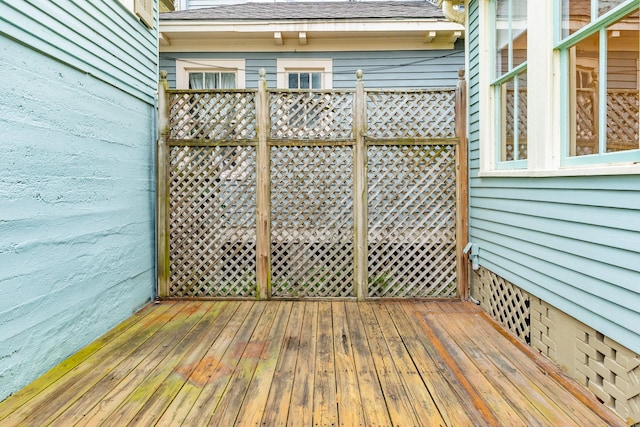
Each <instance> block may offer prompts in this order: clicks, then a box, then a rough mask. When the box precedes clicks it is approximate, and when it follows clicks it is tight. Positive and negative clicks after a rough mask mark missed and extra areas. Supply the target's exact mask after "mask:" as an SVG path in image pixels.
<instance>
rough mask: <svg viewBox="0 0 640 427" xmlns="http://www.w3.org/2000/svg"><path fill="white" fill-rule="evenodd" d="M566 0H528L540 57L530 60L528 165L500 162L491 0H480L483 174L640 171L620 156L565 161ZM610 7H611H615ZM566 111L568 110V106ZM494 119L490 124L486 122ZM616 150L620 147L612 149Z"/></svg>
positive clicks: (533, 50)
mask: <svg viewBox="0 0 640 427" xmlns="http://www.w3.org/2000/svg"><path fill="white" fill-rule="evenodd" d="M560 1H561V0H539V1H538V0H536V1H529V2H528V8H527V15H528V20H529V22H535V25H529V28H528V36H527V39H528V41H527V56H528V57H529V58H535V61H533V60H530V61H529V62H528V66H527V88H528V91H529V93H531V94H532V96H530V97H529V99H528V101H529V105H528V114H527V122H528V123H530V124H533V126H531V125H528V126H527V140H528V146H527V151H528V153H527V154H528V155H527V167H526V168H525V169H499V168H497V167H496V166H497V165H496V163H497V162H496V159H497V154H496V143H495V141H496V135H495V132H496V131H499V130H500V128H499V127H498V128H497V129H496V127H495V122H496V111H495V108H494V106H495V104H494V91H493V87H492V86H491V84H492V83H493V80H492V79H493V74H494V72H493V68H492V67H493V65H494V60H493V58H492V55H493V45H492V42H493V36H492V34H490V33H491V31H490V28H491V19H490V13H491V6H492V3H491V0H480V2H479V26H480V31H479V34H478V43H479V64H480V68H479V75H478V80H479V101H478V114H479V122H480V123H481V124H482V125H481V126H480V129H479V149H480V156H479V166H480V171H479V176H480V177H554V176H598V175H634V174H640V162H639V161H620V162H616V163H599V164H566V163H565V162H563V161H561V160H562V159H561V158H562V153H563V147H562V144H563V141H562V138H563V129H562V127H563V126H564V125H563V123H567V120H564V116H563V114H564V113H563V111H562V108H566V107H564V106H562V107H561V103H562V102H561V101H562V100H561V96H560V95H561V93H562V91H561V86H560V85H561V76H562V70H561V61H560V52H559V50H558V49H557V48H556V47H557V41H558V40H559V39H560V24H558V25H556V22H558V23H559V22H560V18H559V17H558V14H560V10H561V9H560V7H559V4H560ZM610 13H611V12H610ZM565 111H566V110H565ZM487 124H490V125H487ZM612 154H616V153H612Z"/></svg>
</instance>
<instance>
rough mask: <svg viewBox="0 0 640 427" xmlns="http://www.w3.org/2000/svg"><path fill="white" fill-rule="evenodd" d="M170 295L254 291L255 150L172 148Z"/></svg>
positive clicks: (233, 294) (216, 294)
mask: <svg viewBox="0 0 640 427" xmlns="http://www.w3.org/2000/svg"><path fill="white" fill-rule="evenodd" d="M170 165H171V168H170V177H169V192H170V202H169V209H170V220H169V221H170V223H169V232H170V258H169V259H170V269H171V276H170V286H169V288H170V292H169V294H170V296H172V297H218V296H244V297H248V296H251V295H255V283H256V279H255V259H256V231H255V221H256V220H255V218H256V213H255V204H256V203H255V197H256V196H255V194H256V188H255V187H256V185H255V182H256V173H255V148H253V147H172V148H171V151H170Z"/></svg>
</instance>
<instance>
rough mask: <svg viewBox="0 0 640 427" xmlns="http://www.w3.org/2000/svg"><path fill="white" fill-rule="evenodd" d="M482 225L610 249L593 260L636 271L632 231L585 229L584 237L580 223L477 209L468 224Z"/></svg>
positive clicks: (636, 243)
mask: <svg viewBox="0 0 640 427" xmlns="http://www.w3.org/2000/svg"><path fill="white" fill-rule="evenodd" d="M482 221H489V222H491V223H493V224H494V225H495V224H497V226H500V225H505V226H509V225H510V226H514V227H518V228H520V229H522V230H524V231H526V230H529V231H533V232H538V233H540V231H539V230H544V232H542V233H540V234H541V237H540V238H546V236H561V237H566V238H569V239H573V240H575V244H576V245H577V244H580V243H582V242H586V243H591V244H596V245H601V246H606V247H610V248H611V251H610V252H609V251H602V250H601V249H599V250H600V253H599V254H598V255H597V256H594V259H595V258H598V257H601V258H602V259H604V260H607V261H606V262H608V263H610V264H613V265H619V266H623V267H625V268H628V269H632V270H633V269H635V270H640V264H639V263H638V261H639V259H638V253H637V248H638V233H637V232H635V231H633V230H624V229H619V228H615V229H614V228H608V227H588V233H586V232H585V231H587V230H586V228H585V225H584V224H583V223H581V222H571V221H562V220H553V221H550V220H549V218H545V217H536V216H533V215H521V214H518V213H512V212H505V211H497V210H494V209H481V208H477V209H476V215H475V216H474V218H472V219H471V220H470V223H471V226H472V227H473V228H479V229H482V228H483V226H487V225H486V223H482ZM552 238H553V237H552ZM543 244H544V243H543ZM572 252H573V253H575V252H577V251H575V250H574V248H572ZM618 257H621V258H618Z"/></svg>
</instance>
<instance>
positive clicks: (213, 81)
mask: <svg viewBox="0 0 640 427" xmlns="http://www.w3.org/2000/svg"><path fill="white" fill-rule="evenodd" d="M218 75H219V73H204V88H205V89H218V88H219V87H220V85H219V84H218V78H219V77H218Z"/></svg>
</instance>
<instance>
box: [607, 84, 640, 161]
mask: <svg viewBox="0 0 640 427" xmlns="http://www.w3.org/2000/svg"><path fill="white" fill-rule="evenodd" d="M639 111H640V99H639V98H638V91H637V90H620V89H617V90H616V89H610V90H608V91H607V151H620V150H635V149H638V147H639V144H640V138H639V136H638V133H639V131H640V124H639V123H638V118H639V117H640V115H639Z"/></svg>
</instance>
